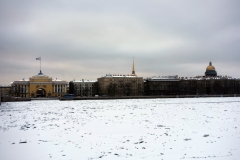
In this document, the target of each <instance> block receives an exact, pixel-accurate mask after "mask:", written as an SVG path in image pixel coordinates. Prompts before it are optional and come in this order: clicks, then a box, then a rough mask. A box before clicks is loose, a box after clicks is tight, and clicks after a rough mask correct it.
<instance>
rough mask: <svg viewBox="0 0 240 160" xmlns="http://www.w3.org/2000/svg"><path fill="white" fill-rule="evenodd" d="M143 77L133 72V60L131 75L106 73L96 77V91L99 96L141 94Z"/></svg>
mask: <svg viewBox="0 0 240 160" xmlns="http://www.w3.org/2000/svg"><path fill="white" fill-rule="evenodd" d="M143 89H144V88H143V77H138V76H137V75H136V74H135V69H134V60H133V65H132V74H131V75H111V74H106V76H103V77H101V78H98V93H99V95H100V96H103V95H106V96H142V95H143Z"/></svg>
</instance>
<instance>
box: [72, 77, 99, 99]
mask: <svg viewBox="0 0 240 160" xmlns="http://www.w3.org/2000/svg"><path fill="white" fill-rule="evenodd" d="M97 84H98V83H97V81H96V80H84V79H82V80H74V81H70V82H69V93H70V94H73V95H74V96H81V97H83V96H87V97H90V96H95V95H97V94H98V90H97V89H98V86H97Z"/></svg>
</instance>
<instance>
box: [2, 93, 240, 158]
mask: <svg viewBox="0 0 240 160" xmlns="http://www.w3.org/2000/svg"><path fill="white" fill-rule="evenodd" d="M0 159H1V160H45V159H55V160H60V159H62V160H65V159H66V160H70V159H72V160H80V159H109V160H113V159H150V160H154V159H156V160H161V159H164V160H177V159H187V160H188V159H211V160H212V159H216V160H239V159H240V98H239V97H232V98H191V99H190V98H183V99H181V98H175V99H131V100H130V99H127V100H91V101H90V100H87V101H57V100H48V101H30V102H11V103H2V105H1V106H0Z"/></svg>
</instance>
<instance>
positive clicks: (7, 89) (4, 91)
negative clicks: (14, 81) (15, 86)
mask: <svg viewBox="0 0 240 160" xmlns="http://www.w3.org/2000/svg"><path fill="white" fill-rule="evenodd" d="M0 95H1V96H2V97H5V96H10V95H11V86H0Z"/></svg>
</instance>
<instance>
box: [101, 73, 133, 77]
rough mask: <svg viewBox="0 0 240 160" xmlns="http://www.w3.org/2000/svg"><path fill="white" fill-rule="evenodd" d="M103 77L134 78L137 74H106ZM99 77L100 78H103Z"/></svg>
mask: <svg viewBox="0 0 240 160" xmlns="http://www.w3.org/2000/svg"><path fill="white" fill-rule="evenodd" d="M103 77H127V78H136V77H138V76H132V75H124V74H106V75H105V76H103ZM103 77H101V78H103Z"/></svg>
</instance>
